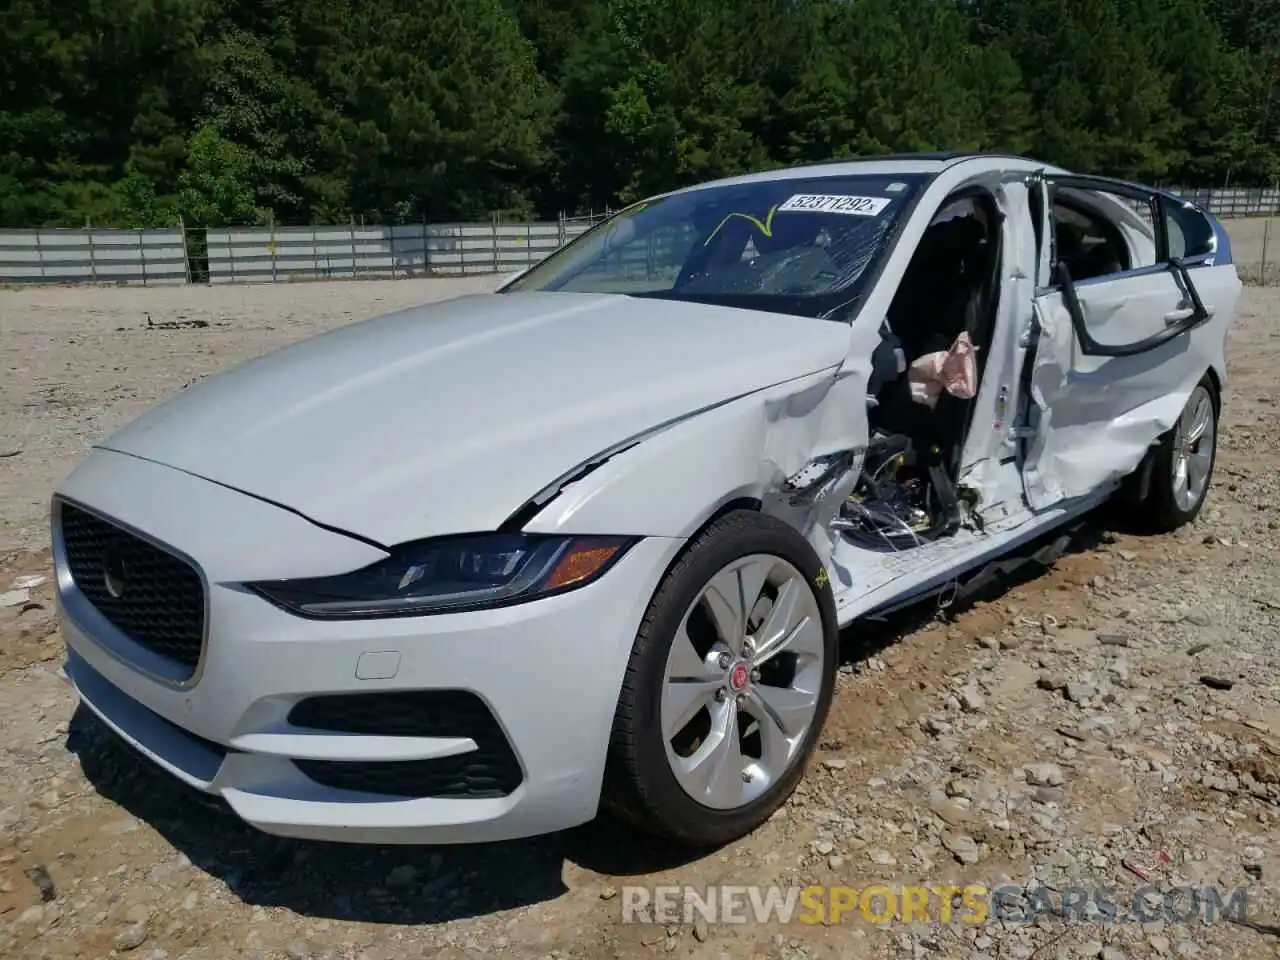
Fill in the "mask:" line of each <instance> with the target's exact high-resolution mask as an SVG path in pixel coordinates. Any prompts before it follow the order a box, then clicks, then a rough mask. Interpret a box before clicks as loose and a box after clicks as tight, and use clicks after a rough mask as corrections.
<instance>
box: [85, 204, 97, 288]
mask: <svg viewBox="0 0 1280 960" xmlns="http://www.w3.org/2000/svg"><path fill="white" fill-rule="evenodd" d="M84 233H85V239H86V240H88V241H89V279H90V280H92V281H93V282H94V283H97V282H98V258H97V257H96V256H95V255H94V252H93V218H92V217H85V218H84Z"/></svg>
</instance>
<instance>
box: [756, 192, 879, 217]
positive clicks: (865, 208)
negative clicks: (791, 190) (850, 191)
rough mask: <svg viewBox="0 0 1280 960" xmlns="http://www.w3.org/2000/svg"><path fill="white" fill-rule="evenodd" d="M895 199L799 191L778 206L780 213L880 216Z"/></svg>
mask: <svg viewBox="0 0 1280 960" xmlns="http://www.w3.org/2000/svg"><path fill="white" fill-rule="evenodd" d="M892 202H893V201H892V200H890V199H889V198H888V197H850V196H841V195H838V194H828V193H797V194H796V195H795V196H793V197H792V198H791V199H790V200H788V201H787V202H786V203H784V204H783V205H782V206H780V207H778V212H779V213H845V214H849V215H851V216H855V217H878V216H879V215H880V214H881V213H882V212H884V208H885V207H887V206H888V205H889V204H890V203H892Z"/></svg>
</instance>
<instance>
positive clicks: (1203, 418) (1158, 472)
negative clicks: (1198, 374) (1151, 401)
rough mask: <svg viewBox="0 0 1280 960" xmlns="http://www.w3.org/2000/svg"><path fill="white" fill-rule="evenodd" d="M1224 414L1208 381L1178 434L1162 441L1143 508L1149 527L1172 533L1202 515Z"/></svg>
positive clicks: (1186, 411)
mask: <svg viewBox="0 0 1280 960" xmlns="http://www.w3.org/2000/svg"><path fill="white" fill-rule="evenodd" d="M1219 408H1220V400H1219V397H1218V391H1217V388H1216V387H1215V386H1214V383H1213V381H1212V380H1211V379H1209V378H1208V377H1206V378H1205V379H1203V380H1201V381H1200V383H1199V384H1197V385H1196V388H1195V389H1194V390H1192V391H1191V396H1190V397H1188V398H1187V404H1186V406H1185V407H1183V409H1182V414H1181V415H1180V416H1179V417H1178V420H1177V422H1176V423H1175V424H1174V425H1173V429H1172V430H1170V431H1169V432H1168V433H1166V434H1165V435H1164V436H1163V437H1161V438H1160V442H1159V444H1158V445H1157V446H1156V448H1155V450H1154V451H1153V453H1152V463H1151V473H1150V479H1149V484H1148V488H1147V495H1146V497H1145V498H1143V500H1142V501H1140V502H1139V504H1138V508H1139V510H1140V512H1141V514H1142V519H1143V520H1144V521H1145V522H1146V526H1148V527H1150V528H1152V529H1154V530H1156V531H1159V532H1169V531H1172V530H1176V529H1177V528H1178V527H1181V526H1183V525H1184V524H1187V523H1191V522H1192V521H1193V520H1195V518H1196V516H1197V515H1198V514H1199V513H1200V508H1201V507H1203V506H1204V501H1205V497H1206V495H1207V494H1208V492H1209V484H1210V482H1211V481H1212V479H1213V468H1214V464H1215V462H1216V460H1217V452H1218V414H1219Z"/></svg>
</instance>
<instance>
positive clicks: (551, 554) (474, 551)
mask: <svg viewBox="0 0 1280 960" xmlns="http://www.w3.org/2000/svg"><path fill="white" fill-rule="evenodd" d="M633 542H634V539H633V538H628V537H549V536H526V535H524V534H518V533H498V534H476V535H473V536H465V537H449V538H446V539H441V540H424V541H421V542H419V543H411V544H406V545H404V546H401V547H396V548H394V549H393V550H392V552H391V556H389V557H387V558H386V559H385V560H379V561H378V562H377V563H375V564H373V565H372V566H368V567H365V568H364V569H362V570H355V571H353V572H351V573H343V574H339V575H337V576H333V577H310V578H307V579H302V580H271V581H261V582H257V583H250V584H247V586H248V587H250V588H251V589H252V590H254V591H256V592H257V593H259V594H261V595H262V596H264V597H266V598H267V599H268V600H270V601H271V602H272V603H275V604H277V605H278V606H281V607H284V608H285V609H286V610H288V611H290V612H291V613H296V614H298V615H299V616H303V617H312V618H316V619H325V620H349V619H359V618H368V617H412V616H423V615H425V614H430V613H447V612H450V611H454V610H470V609H476V608H480V607H497V606H505V605H507V604H511V603H519V602H521V601H525V600H534V599H537V598H539V597H545V596H549V595H552V594H556V593H561V592H563V591H565V590H572V589H574V588H576V587H581V586H584V585H586V584H587V583H590V582H591V581H592V580H594V579H596V578H597V577H599V576H600V575H601V574H603V573H604V572H605V571H606V570H607V569H609V567H610V566H612V565H613V563H614V562H615V561H616V560H617V559H618V558H619V557H621V556H622V554H623V553H625V552H626V549H627V548H628V547H629V546H630V545H631V544H632V543H633Z"/></svg>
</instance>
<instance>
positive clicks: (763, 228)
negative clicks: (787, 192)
mask: <svg viewBox="0 0 1280 960" xmlns="http://www.w3.org/2000/svg"><path fill="white" fill-rule="evenodd" d="M780 209H781V207H779V206H778V205H777V204H776V203H775V204H774V205H773V206H772V207H770V208H769V213H768V214H767V215H766V216H765V218H764V220H763V221H761V220H757V219H756V218H755V217H753V216H752V215H751V214H749V213H738V212H736V211H735V212H734V213H731V214H729V215H728V216H726V217H725V218H724V219H723V220H721V221H720V222H719V223H718V224H716V228H715V229H714V230H712V231H711V233H710V234H708V235H707V239H705V240H703V241H702V245H703V246H704V247H705V246H707V245H709V244H710V243H711V241H712V240H714V239H715V237H716V234H717V233H719V232H720V231H721V230H723V229H724V225H725V224H726V223H728V222H729V221H730V220H733V219H739V220H745V221H747V223H749V224H751V225H752V226H753V227H755V228H756V229H757V230H759V231H760V232H761V233H763V234H764V235H765V236H766V237H772V236H773V215H774V214H775V213H777V212H778V211H779V210H780Z"/></svg>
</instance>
